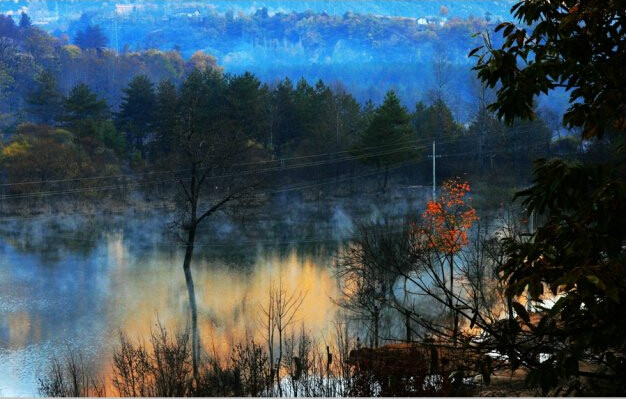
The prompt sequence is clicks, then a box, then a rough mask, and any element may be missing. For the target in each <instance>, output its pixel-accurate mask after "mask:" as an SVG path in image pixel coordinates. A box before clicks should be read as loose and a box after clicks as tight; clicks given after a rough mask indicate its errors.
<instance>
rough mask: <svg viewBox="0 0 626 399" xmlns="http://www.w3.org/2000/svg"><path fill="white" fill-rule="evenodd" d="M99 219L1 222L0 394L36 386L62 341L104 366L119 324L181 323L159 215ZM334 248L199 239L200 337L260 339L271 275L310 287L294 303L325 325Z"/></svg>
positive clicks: (178, 261) (225, 341)
mask: <svg viewBox="0 0 626 399" xmlns="http://www.w3.org/2000/svg"><path fill="white" fill-rule="evenodd" d="M117 222H119V220H118V221H117ZM129 225H130V227H129ZM95 226H97V227H95ZM103 226H106V223H102V222H97V223H93V225H91V228H92V229H91V230H89V229H86V230H85V229H84V226H81V228H82V230H77V229H76V228H75V227H76V226H69V227H68V226H65V228H64V229H59V228H53V227H51V226H49V225H44V224H42V223H36V222H34V221H33V222H31V223H24V224H20V225H19V228H17V229H14V230H12V229H10V228H7V227H6V224H5V225H3V228H2V229H0V230H1V234H0V394H2V395H8V396H20V395H35V394H37V392H36V387H37V376H38V373H40V372H42V371H43V370H45V367H46V365H47V362H48V361H49V359H50V357H51V356H52V355H53V354H58V355H61V356H62V355H63V354H64V353H65V351H66V350H67V349H68V348H69V349H80V350H81V352H82V353H83V355H85V356H86V357H87V358H88V359H89V360H90V361H91V362H93V363H94V364H95V365H96V367H98V368H99V369H101V370H102V371H103V372H104V371H106V370H109V369H110V367H109V364H108V362H109V360H110V345H111V344H112V343H115V342H116V340H117V334H118V331H119V330H120V329H121V330H123V331H125V332H127V333H128V334H129V335H130V336H132V337H147V336H148V335H149V333H150V328H151V327H154V325H155V323H156V322H157V318H158V320H159V321H160V322H161V323H162V324H164V325H165V326H167V327H172V328H180V327H184V326H185V325H187V323H188V312H189V311H188V298H187V291H186V288H185V279H184V275H183V272H182V258H183V254H182V251H181V250H180V249H179V248H177V245H175V242H173V241H172V239H171V238H167V237H164V236H162V235H159V234H154V232H155V231H160V230H163V228H162V227H163V226H160V225H158V223H157V222H154V223H153V222H152V221H150V220H143V221H139V222H133V223H129V222H126V223H124V226H123V228H115V229H113V228H107V227H103ZM118 226H119V224H118ZM57 227H58V226H57ZM77 231H81V232H80V233H79V232H77ZM224 253H228V255H229V256H223V254H224ZM333 254H334V252H333V250H324V249H323V248H321V249H320V248H319V247H318V248H316V250H311V249H306V248H302V247H293V246H289V247H285V246H280V247H271V246H267V247H260V246H252V247H250V246H239V247H236V248H228V249H227V250H226V249H223V250H222V251H220V252H216V251H215V249H214V248H213V249H211V247H208V246H207V247H206V248H202V247H201V248H200V249H199V251H198V256H196V258H195V259H194V263H193V264H192V270H193V273H194V282H195V285H196V292H197V300H198V310H199V315H200V319H199V325H200V329H201V333H202V334H201V340H202V343H203V346H204V347H207V348H211V349H212V348H215V351H216V353H217V354H218V355H220V356H226V355H227V354H228V352H229V348H230V346H231V345H232V343H233V342H237V341H239V340H241V339H243V338H244V337H246V336H247V337H249V338H255V340H256V341H257V342H259V341H260V340H261V334H260V332H259V331H258V329H257V328H256V324H257V316H258V309H259V306H260V304H261V303H263V301H265V300H266V299H267V294H268V290H269V286H270V282H271V281H272V280H275V281H276V280H278V279H279V278H280V279H282V282H283V285H284V286H285V287H286V288H287V289H288V290H290V291H293V290H302V291H305V292H306V293H307V296H306V299H305V301H304V303H303V305H302V309H301V312H300V318H301V320H302V322H304V323H305V324H306V325H307V328H309V329H311V331H312V332H313V333H314V334H318V336H322V335H325V334H328V333H329V332H330V330H331V327H332V320H333V317H334V312H335V307H334V305H333V302H332V301H331V297H336V294H337V293H336V284H335V281H334V279H333V277H332V272H331V271H330V270H329V268H328V266H329V265H330V264H331V263H332V257H333Z"/></svg>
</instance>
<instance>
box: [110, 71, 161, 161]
mask: <svg viewBox="0 0 626 399" xmlns="http://www.w3.org/2000/svg"><path fill="white" fill-rule="evenodd" d="M123 92H124V96H123V98H122V104H121V105H120V112H119V113H118V114H117V125H118V128H119V129H120V131H123V132H125V133H126V141H127V145H128V148H129V149H134V150H137V151H139V152H140V153H141V156H142V157H145V148H144V144H145V141H146V139H147V138H148V137H149V136H150V134H151V133H152V128H153V125H154V112H155V106H156V97H155V94H154V88H153V85H152V82H151V81H150V79H148V77H147V76H146V75H139V76H135V77H134V78H133V79H132V80H131V81H130V83H129V84H128V87H126V88H125V89H124V90H123Z"/></svg>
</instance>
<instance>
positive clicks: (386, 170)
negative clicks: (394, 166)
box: [383, 165, 389, 194]
mask: <svg viewBox="0 0 626 399" xmlns="http://www.w3.org/2000/svg"><path fill="white" fill-rule="evenodd" d="M388 175H389V166H387V165H385V179H384V181H383V194H384V193H386V192H387V178H388Z"/></svg>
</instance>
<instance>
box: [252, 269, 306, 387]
mask: <svg viewBox="0 0 626 399" xmlns="http://www.w3.org/2000/svg"><path fill="white" fill-rule="evenodd" d="M305 298H306V292H305V291H301V290H296V291H292V292H289V291H288V290H287V288H286V287H285V286H284V285H283V280H282V278H279V279H278V284H277V285H274V283H273V282H272V283H271V284H270V294H269V300H268V302H267V304H266V305H265V306H262V307H261V315H262V316H261V317H262V324H261V325H262V329H263V330H264V333H265V334H266V339H267V343H268V350H269V353H270V357H271V362H272V363H273V362H274V359H273V358H272V356H273V354H274V337H275V334H277V336H276V338H277V339H278V355H277V357H276V359H275V361H276V363H275V365H276V370H275V371H273V372H274V373H275V375H276V382H277V384H278V394H279V395H280V396H282V395H283V388H282V385H281V370H282V367H283V366H284V363H285V362H284V351H283V345H284V343H285V339H286V332H287V330H288V329H289V328H290V327H291V326H292V325H293V324H294V323H296V322H297V321H298V319H296V316H297V315H298V312H299V310H300V307H301V306H302V302H304V299H305Z"/></svg>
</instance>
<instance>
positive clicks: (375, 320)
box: [374, 306, 379, 348]
mask: <svg viewBox="0 0 626 399" xmlns="http://www.w3.org/2000/svg"><path fill="white" fill-rule="evenodd" d="M378 319H379V310H378V307H377V306H375V307H374V348H378Z"/></svg>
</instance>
